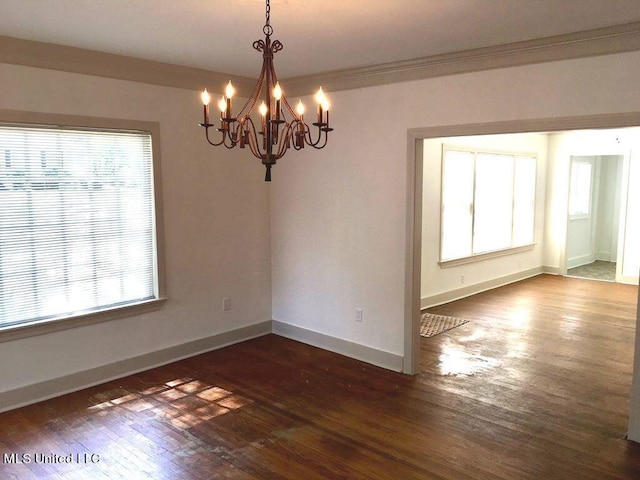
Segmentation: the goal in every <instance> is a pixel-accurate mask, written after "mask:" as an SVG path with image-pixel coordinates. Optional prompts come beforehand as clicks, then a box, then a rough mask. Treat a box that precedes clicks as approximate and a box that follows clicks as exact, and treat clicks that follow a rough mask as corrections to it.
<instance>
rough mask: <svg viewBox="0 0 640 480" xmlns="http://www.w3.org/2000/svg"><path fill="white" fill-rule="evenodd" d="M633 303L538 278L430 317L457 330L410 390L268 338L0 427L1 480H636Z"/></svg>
mask: <svg viewBox="0 0 640 480" xmlns="http://www.w3.org/2000/svg"><path fill="white" fill-rule="evenodd" d="M636 299H637V287H629V286H620V285H615V284H611V283H604V282H593V281H588V280H579V279H573V278H562V277H553V276H541V277H536V278H533V279H530V280H527V281H524V282H519V283H517V284H513V285H510V286H507V287H504V288H500V289H497V290H494V291H491V292H487V293H484V294H481V295H477V296H475V297H472V298H469V299H465V300H460V301H458V302H454V303H451V304H448V305H444V306H441V307H437V308H435V309H432V311H433V312H436V313H440V314H446V315H455V316H460V317H465V318H468V319H470V320H471V321H470V322H469V323H467V324H465V325H463V326H461V327H458V328H456V329H454V330H451V331H449V332H446V333H444V334H441V335H438V336H436V337H432V338H429V339H422V341H421V342H422V343H421V345H422V366H423V369H424V372H423V373H421V374H420V375H417V376H414V377H410V376H405V375H402V374H398V373H394V372H389V371H385V370H382V369H379V368H376V367H372V366H370V365H366V364H364V363H361V362H358V361H355V360H351V359H348V358H345V357H342V356H339V355H335V354H332V353H329V352H325V351H322V350H319V349H316V348H313V347H309V346H306V345H302V344H299V343H297V342H293V341H290V340H286V339H283V338H280V337H277V336H275V335H269V336H266V337H262V338H259V339H256V340H252V341H249V342H245V343H243V344H240V345H235V346H232V347H228V348H224V349H221V350H218V351H215V352H211V353H208V354H205V355H200V356H198V357H195V358H192V359H188V360H184V361H181V362H177V363H174V364H171V365H168V366H165V367H162V368H157V369H154V370H151V371H148V372H145V373H141V374H138V375H133V376H130V377H127V378H125V379H122V380H118V381H114V382H110V383H107V384H104V385H101V386H98V387H94V388H90V389H87V390H84V391H82V392H78V393H74V394H70V395H66V396H64V397H60V398H57V399H53V400H50V401H46V402H42V403H39V404H36V405H33V406H29V407H25V408H21V409H18V410H14V411H12V412H7V413H4V414H2V415H0V428H1V433H0V454H2V455H3V458H2V462H1V463H0V478H2V479H7V478H19V479H20V480H22V479H29V478H64V479H73V478H79V479H87V478H131V479H143V478H153V479H165V478H166V479H199V480H200V479H209V478H243V479H245V478H246V479H295V480H300V479H302V480H312V479H350V480H351V479H400V480H406V479H451V480H464V479H482V480H484V479H504V480H514V479H545V480H548V479H580V480H586V479H593V480H603V479H638V478H640V445H638V444H634V443H632V442H628V441H626V440H625V439H624V435H625V432H626V428H627V416H628V405H629V391H630V384H631V365H632V357H633V338H634V331H635V308H636ZM12 453H15V454H17V455H18V457H19V456H20V455H21V454H29V455H30V456H31V457H30V459H31V463H25V464H11V463H8V462H7V460H10V457H7V455H10V454H12ZM70 454H71V455H72V458H71V461H72V463H69V464H67V463H53V461H54V457H53V455H60V456H62V458H67V457H66V456H68V455H70ZM36 455H40V457H39V458H38V457H36ZM43 455H44V457H43ZM37 460H40V461H39V462H37Z"/></svg>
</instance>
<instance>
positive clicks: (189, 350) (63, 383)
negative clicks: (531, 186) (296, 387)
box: [0, 321, 271, 412]
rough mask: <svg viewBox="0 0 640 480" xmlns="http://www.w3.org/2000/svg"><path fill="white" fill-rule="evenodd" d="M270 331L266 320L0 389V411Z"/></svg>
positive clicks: (269, 323) (269, 324) (259, 335)
mask: <svg viewBox="0 0 640 480" xmlns="http://www.w3.org/2000/svg"><path fill="white" fill-rule="evenodd" d="M269 333H271V322H270V321H266V322H262V323H258V324H255V325H249V326H247V327H241V328H238V329H236V330H231V331H228V332H223V333H219V334H217V335H212V336H210V337H207V338H201V339H198V340H193V341H191V342H187V343H183V344H181V345H175V346H173V347H168V348H164V349H162V350H156V351H154V352H149V353H145V354H143V355H139V356H137V357H133V358H128V359H126V360H120V361H118V362H114V363H110V364H108V365H102V366H99V367H95V368H90V369H88V370H83V371H80V372H76V373H72V374H69V375H65V376H63V377H58V378H53V379H51V380H45V381H44V382H40V383H35V384H32V385H27V386H24V387H19V388H16V389H14V390H9V391H6V392H1V393H0V412H4V411H7V410H12V409H14V408H18V407H23V406H25V405H30V404H32V403H37V402H41V401H43V400H47V399H49V398H53V397H58V396H60V395H64V394H66V393H71V392H75V391H78V390H82V389H85V388H88V387H91V386H94V385H99V384H101V383H105V382H108V381H111V380H115V379H118V378H122V377H126V376H129V375H133V374H134V373H138V372H142V371H145V370H149V369H151V368H155V367H159V366H162V365H166V364H168V363H173V362H176V361H178V360H182V359H185V358H189V357H193V356H195V355H200V354H201V353H205V352H208V351H211V350H216V349H219V348H222V347H226V346H228V345H232V344H234V343H239V342H244V341H246V340H250V339H252V338H256V337H261V336H263V335H267V334H269Z"/></svg>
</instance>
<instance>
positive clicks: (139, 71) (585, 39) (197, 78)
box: [0, 22, 640, 96]
mask: <svg viewBox="0 0 640 480" xmlns="http://www.w3.org/2000/svg"><path fill="white" fill-rule="evenodd" d="M637 50H640V22H633V23H626V24H622V25H614V26H610V27H603V28H598V29H593V30H585V31H581V32H576V33H570V34H564V35H556V36H552V37H545V38H541V39H536V40H527V41H522V42H515V43H509V44H504V45H496V46H491V47H484V48H476V49H472V50H465V51H460V52H452V53H446V54H442V55H433V56H429V57H422V58H416V59H412V60H404V61H398V62H390V63H383V64H379V65H370V66H365V67H358V68H348V69H343V70H334V71H330V72H323V73H318V74H313V75H304V76H299V77H290V78H285V79H283V80H282V82H283V84H284V83H286V86H287V94H288V96H292V95H306V94H309V93H311V92H312V91H314V90H315V88H317V85H322V86H323V87H324V88H325V90H327V91H338V90H351V89H357V88H366V87H372V86H377V85H386V84H390V83H399V82H407V81H412V80H419V79H423V78H432V77H441V76H447V75H455V74H460V73H468V72H475V71H482V70H492V69H496V68H505V67H513V66H520V65H529V64H534V63H544V62H554V61H559V60H568V59H574V58H585V57H593V56H598V55H610V54H616V53H623V52H631V51H637ZM0 63H8V64H15V65H25V66H30V67H37V68H46V69H51V70H61V71H65V72H74V73H81V74H87V75H96V76H99V77H108V78H116V79H119V80H130V81H134V82H142V83H149V84H154V85H162V86H167V87H177V88H185V89H190V90H201V89H202V88H204V87H205V86H206V87H209V88H210V90H212V91H215V90H214V89H215V88H218V87H219V88H220V92H219V93H222V88H223V86H224V85H225V84H226V83H227V81H228V80H229V79H231V80H232V81H233V82H234V83H235V84H236V87H237V88H238V89H239V90H242V91H252V90H253V87H254V85H255V79H251V78H248V77H241V76H234V75H228V74H225V73H222V72H213V71H209V70H204V69H198V68H192V67H185V66H179V65H173V64H168V63H161V62H154V61H151V60H142V59H138V58H132V57H127V56H124V55H115V54H110V53H104V52H97V51H94V50H86V49H82V48H76V47H67V46H63V45H55V44H50V43H43V42H35V41H31V40H22V39H18V38H12V37H5V36H0Z"/></svg>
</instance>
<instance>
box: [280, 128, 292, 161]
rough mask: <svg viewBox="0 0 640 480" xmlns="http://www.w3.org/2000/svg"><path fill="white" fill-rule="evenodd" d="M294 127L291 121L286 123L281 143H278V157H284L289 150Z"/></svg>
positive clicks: (281, 135)
mask: <svg viewBox="0 0 640 480" xmlns="http://www.w3.org/2000/svg"><path fill="white" fill-rule="evenodd" d="M292 132H293V129H292V128H291V124H290V123H285V126H284V127H283V128H282V132H281V133H280V139H279V142H280V143H279V145H278V153H277V154H276V159H278V158H282V157H283V156H284V154H285V153H287V150H288V149H289V144H290V141H291V137H292Z"/></svg>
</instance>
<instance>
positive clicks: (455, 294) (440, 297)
mask: <svg viewBox="0 0 640 480" xmlns="http://www.w3.org/2000/svg"><path fill="white" fill-rule="evenodd" d="M541 273H547V272H546V267H536V268H530V269H529V270H523V271H521V272H516V273H512V274H510V275H505V276H503V277H498V278H494V279H491V280H487V281H485V282H480V283H476V284H474V285H467V286H466V287H463V288H457V289H455V290H449V291H448V292H443V293H438V294H436V295H431V296H429V297H422V298H421V299H420V309H425V308H429V307H435V306H437V305H442V304H443V303H449V302H453V301H455V300H460V299H461V298H466V297H470V296H471V295H475V294H477V293H481V292H485V291H487V290H492V289H494V288H498V287H502V286H503V285H508V284H510V283H514V282H519V281H520V280H524V279H526V278H531V277H535V276H536V275H540V274H541Z"/></svg>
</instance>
